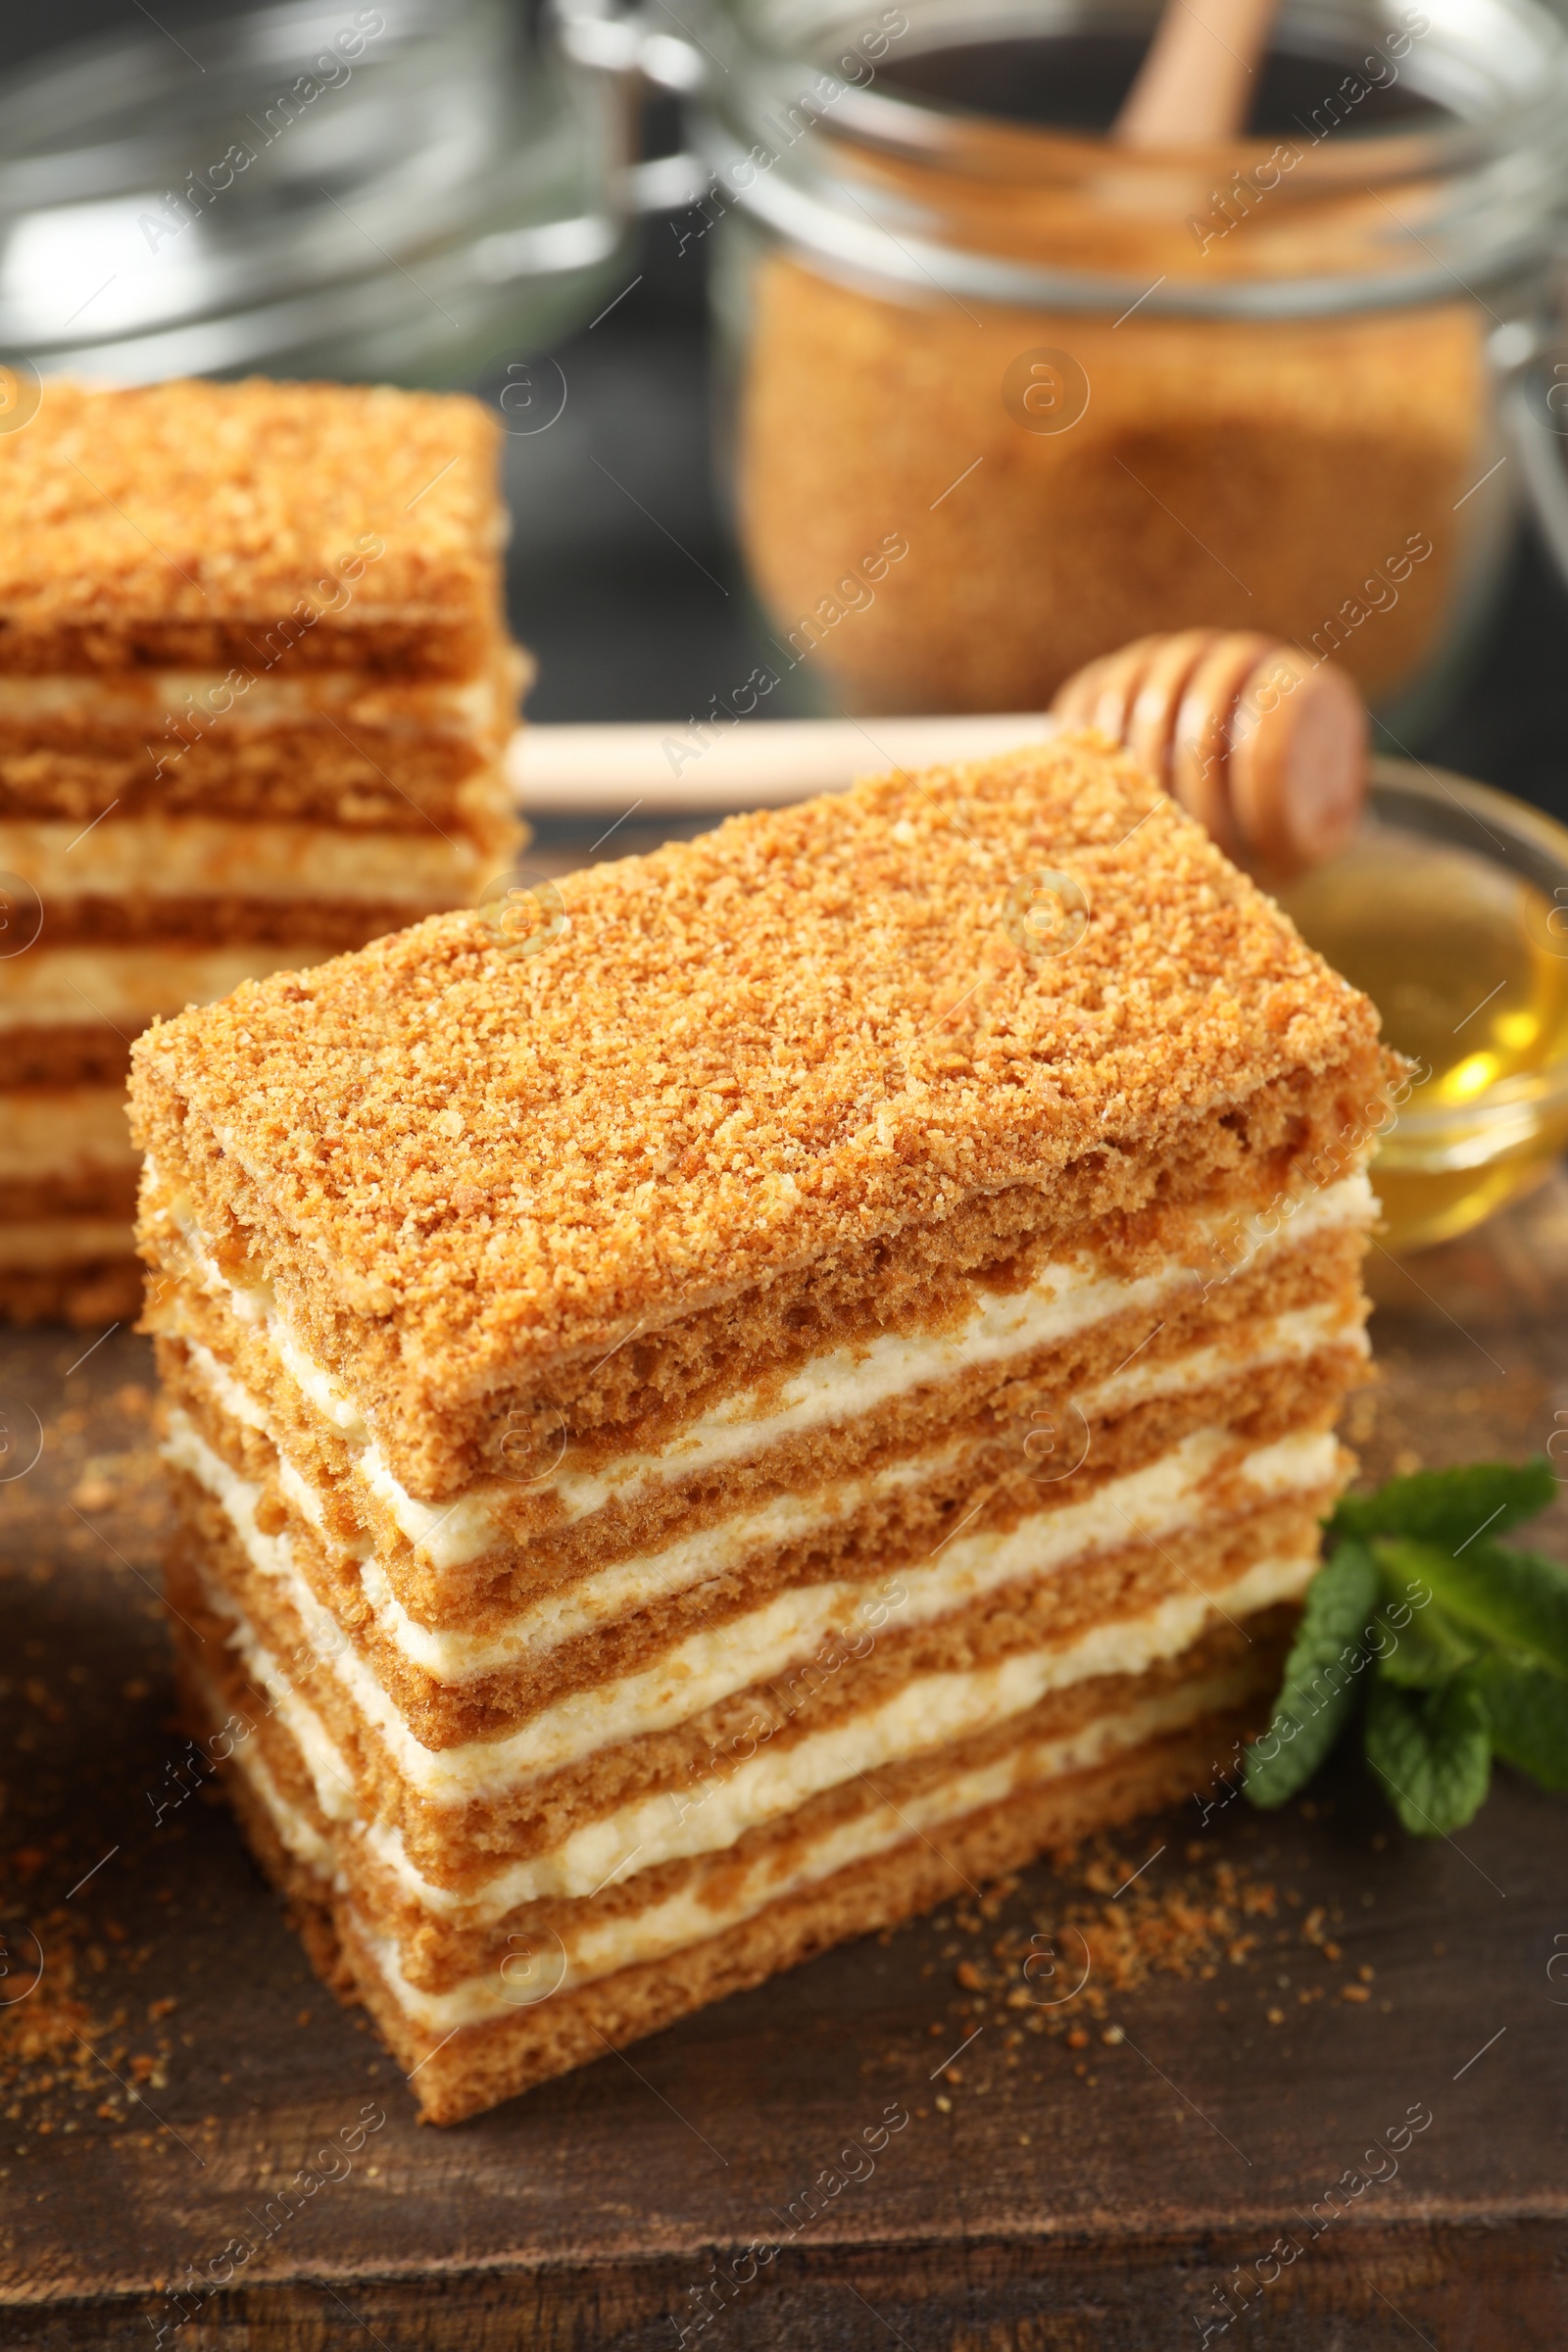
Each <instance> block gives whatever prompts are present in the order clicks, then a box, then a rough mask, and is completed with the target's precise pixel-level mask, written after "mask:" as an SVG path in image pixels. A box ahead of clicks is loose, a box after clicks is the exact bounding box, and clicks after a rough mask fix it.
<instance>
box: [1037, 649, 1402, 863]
mask: <svg viewBox="0 0 1568 2352" xmlns="http://www.w3.org/2000/svg"><path fill="white" fill-rule="evenodd" d="M1051 708H1052V715H1053V717H1054V718H1055V719H1056V720H1057V721H1058V722H1059V723H1060V724H1061V725H1062V726H1064V727H1094V728H1097V729H1098V730H1099V732H1100V733H1101V734H1102V735H1108V736H1109V738H1110V740H1111V742H1112V743H1119V744H1122V745H1124V746H1125V747H1126V749H1127V750H1128V751H1129V752H1130V753H1131V754H1132V756H1133V758H1134V759H1135V760H1137V761H1138V763H1139V765H1140V766H1141V767H1144V768H1146V769H1147V770H1148V772H1149V773H1150V775H1152V777H1153V778H1154V780H1155V782H1156V783H1158V784H1161V785H1163V786H1164V788H1165V790H1166V791H1167V792H1168V793H1170V794H1172V795H1173V796H1174V798H1175V799H1176V800H1178V801H1179V802H1180V803H1181V805H1182V807H1183V808H1184V809H1186V810H1187V812H1188V814H1189V815H1190V816H1196V817H1197V819H1198V821H1199V823H1200V824H1201V825H1202V826H1203V827H1204V828H1205V830H1206V831H1207V832H1208V833H1210V834H1211V835H1212V837H1213V838H1214V840H1215V841H1217V842H1218V844H1219V846H1220V848H1221V849H1222V850H1224V851H1225V853H1226V855H1227V856H1228V857H1230V858H1235V859H1236V861H1237V862H1238V864H1243V865H1254V866H1257V867H1259V868H1260V869H1261V870H1262V871H1263V872H1264V873H1265V874H1266V875H1268V876H1270V877H1272V878H1274V879H1277V880H1280V881H1285V880H1288V879H1289V878H1290V877H1291V876H1292V875H1293V874H1299V873H1302V872H1304V871H1305V869H1306V868H1307V867H1308V866H1311V865H1321V864H1322V862H1323V861H1324V859H1325V858H1332V857H1334V856H1335V855H1336V853H1337V852H1338V851H1340V850H1343V849H1344V848H1345V847H1346V845H1347V843H1348V841H1349V839H1350V836H1351V834H1352V833H1353V832H1354V831H1355V828H1356V824H1357V822H1358V820H1359V818H1360V814H1361V807H1362V804H1363V802H1364V801H1365V798H1366V786H1367V763H1368V753H1369V732H1370V731H1369V728H1368V723H1367V713H1366V705H1365V704H1364V703H1363V702H1362V700H1361V696H1360V694H1359V692H1358V691H1357V689H1356V687H1355V685H1354V684H1353V682H1352V681H1351V680H1350V678H1348V676H1347V675H1346V673H1345V671H1344V670H1343V669H1337V668H1336V667H1335V666H1334V664H1333V663H1332V662H1316V661H1314V660H1313V659H1312V658H1311V657H1310V656H1308V655H1305V654H1303V653H1302V652H1301V651H1300V649H1299V647H1298V646H1294V645H1287V644H1285V643H1284V642H1283V641H1282V640H1281V639H1279V638H1275V637H1262V636H1258V635H1256V634H1254V633H1253V632H1251V631H1243V630H1236V631H1228V630H1222V629H1179V630H1177V631H1175V632H1174V633H1173V634H1172V635H1169V636H1160V637H1139V638H1136V639H1135V640H1134V642H1133V643H1132V644H1131V645H1124V646H1123V647H1122V648H1121V650H1120V651H1119V652H1118V653H1114V654H1106V655H1104V656H1103V658H1102V659H1101V660H1100V661H1098V662H1089V663H1088V664H1087V665H1086V666H1085V667H1084V668H1083V669H1080V670H1078V671H1076V672H1075V673H1074V675H1073V676H1072V677H1070V678H1069V679H1068V680H1067V682H1066V684H1065V685H1064V686H1062V687H1061V689H1060V691H1059V692H1058V693H1057V696H1056V699H1055V701H1054V703H1053V705H1052V707H1051Z"/></svg>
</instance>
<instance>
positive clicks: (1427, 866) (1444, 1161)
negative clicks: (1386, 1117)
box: [1281, 825, 1568, 1251]
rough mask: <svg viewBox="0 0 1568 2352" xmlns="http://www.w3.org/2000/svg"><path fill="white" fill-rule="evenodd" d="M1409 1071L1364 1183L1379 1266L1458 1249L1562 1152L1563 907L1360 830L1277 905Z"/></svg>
mask: <svg viewBox="0 0 1568 2352" xmlns="http://www.w3.org/2000/svg"><path fill="white" fill-rule="evenodd" d="M1281 904H1282V905H1283V906H1284V907H1285V908H1286V911H1287V912H1288V913H1289V914H1290V915H1291V916H1292V917H1293V919H1294V920H1295V922H1296V923H1297V925H1298V926H1299V929H1300V931H1301V933H1302V934H1303V936H1304V937H1305V938H1306V939H1307V940H1309V941H1310V942H1311V944H1312V946H1313V947H1315V948H1316V949H1318V950H1319V952H1320V953H1321V954H1322V955H1323V956H1325V957H1326V958H1327V959H1328V961H1329V962H1330V963H1332V964H1333V965H1334V966H1335V967H1336V969H1337V970H1339V971H1341V972H1343V973H1344V974H1345V976H1346V978H1347V979H1348V980H1350V981H1352V982H1353V983H1354V984H1355V986H1356V987H1357V988H1360V989H1364V990H1365V992H1366V994H1367V995H1368V996H1369V997H1370V998H1371V999H1372V1002H1373V1003H1374V1004H1375V1005H1377V1007H1378V1010H1379V1011H1380V1012H1381V1013H1382V1015H1383V1033H1384V1035H1385V1037H1386V1038H1387V1039H1388V1041H1389V1043H1390V1044H1391V1045H1393V1046H1396V1047H1397V1049H1398V1050H1399V1052H1400V1053H1401V1054H1407V1055H1408V1056H1409V1057H1410V1059H1411V1060H1412V1061H1413V1062H1414V1063H1415V1064H1416V1078H1415V1084H1414V1085H1413V1087H1412V1089H1411V1092H1410V1094H1409V1096H1408V1098H1407V1099H1406V1100H1405V1102H1404V1103H1403V1104H1402V1106H1401V1108H1400V1110H1399V1114H1398V1117H1397V1121H1396V1123H1395V1125H1394V1126H1393V1127H1392V1128H1391V1129H1390V1130H1388V1131H1387V1132H1386V1133H1385V1135H1384V1138H1383V1141H1382V1143H1381V1145H1380V1147H1379V1151H1378V1155H1377V1161H1376V1165H1375V1167H1374V1171H1373V1181H1374V1183H1375V1185H1376V1187H1377V1192H1378V1198H1379V1199H1380V1200H1381V1201H1382V1202H1383V1208H1384V1215H1385V1218H1386V1221H1387V1229H1386V1230H1385V1231H1384V1232H1383V1233H1382V1235H1381V1239H1382V1241H1383V1244H1384V1247H1385V1248H1386V1249H1388V1250H1396V1251H1397V1250H1411V1249H1419V1248H1422V1247H1424V1246H1425V1245H1426V1244H1428V1243H1430V1242H1437V1241H1444V1240H1446V1239H1448V1238H1450V1237H1451V1236H1452V1235H1454V1234H1458V1233H1463V1232H1464V1231H1466V1230H1467V1228H1468V1227H1470V1226H1472V1225H1475V1224H1478V1223H1479V1222H1480V1220H1481V1219H1482V1218H1483V1217H1485V1216H1488V1215H1490V1213H1491V1212H1492V1210H1493V1209H1495V1208H1497V1207H1500V1206H1501V1205H1502V1203H1503V1202H1504V1201H1508V1200H1511V1199H1512V1198H1513V1197H1514V1196H1515V1195H1516V1194H1518V1193H1521V1192H1523V1191H1525V1190H1527V1189H1528V1187H1529V1186H1530V1185H1532V1184H1534V1183H1536V1182H1538V1181H1539V1179H1540V1178H1541V1177H1543V1176H1544V1175H1545V1173H1546V1172H1547V1170H1548V1169H1549V1168H1550V1166H1551V1164H1552V1162H1553V1160H1554V1159H1555V1158H1556V1156H1557V1154H1558V1152H1560V1151H1561V1150H1562V1149H1563V1146H1564V1144H1565V1143H1568V902H1564V901H1562V900H1559V901H1558V902H1557V903H1554V902H1553V901H1552V900H1550V899H1548V898H1547V897H1546V896H1545V894H1544V892H1543V891H1541V890H1539V889H1537V888H1536V886H1535V885H1534V884H1533V883H1530V882H1527V881H1525V880H1524V879H1522V878H1521V877H1520V876H1518V875H1517V874H1515V873H1512V872H1510V871H1509V870H1508V869H1507V868H1506V867H1505V866H1503V865H1501V864H1499V863H1496V862H1495V861H1494V860H1493V859H1491V858H1484V857H1480V856H1476V855H1474V854H1472V853H1471V852H1469V851H1467V850H1461V849H1455V848H1452V847H1449V846H1448V845H1446V844H1444V843H1440V842H1436V841H1431V840H1427V839H1424V838H1423V837H1422V836H1420V835H1418V834H1413V833H1404V832H1397V831H1394V830H1392V829H1386V828H1383V827H1379V826H1376V825H1372V826H1368V827H1367V828H1366V829H1365V831H1364V832H1363V833H1362V834H1361V835H1360V836H1359V837H1358V838H1357V840H1356V841H1355V842H1354V843H1353V844H1352V846H1351V848H1350V849H1349V850H1348V852H1347V853H1346V855H1345V856H1344V857H1343V858H1336V859H1335V860H1334V862H1333V863H1332V864H1331V865H1328V866H1324V867H1321V868H1319V870H1318V871H1317V872H1316V873H1313V874H1308V875H1307V876H1305V877H1304V878H1303V879H1302V880H1301V881H1299V882H1297V883H1294V884H1292V885H1291V886H1290V888H1289V889H1288V890H1286V891H1284V892H1283V893H1282V894H1281Z"/></svg>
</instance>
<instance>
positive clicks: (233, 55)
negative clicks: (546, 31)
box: [0, 0, 637, 429]
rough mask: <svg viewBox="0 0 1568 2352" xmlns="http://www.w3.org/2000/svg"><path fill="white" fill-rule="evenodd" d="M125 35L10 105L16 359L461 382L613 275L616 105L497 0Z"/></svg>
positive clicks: (621, 118)
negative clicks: (537, 39) (533, 37)
mask: <svg viewBox="0 0 1568 2352" xmlns="http://www.w3.org/2000/svg"><path fill="white" fill-rule="evenodd" d="M133 22H134V25H135V29H134V30H132V31H129V32H127V33H125V34H123V35H117V36H115V37H114V38H113V39H110V40H107V41H100V42H97V43H93V44H89V45H84V46H82V47H80V48H78V49H73V50H70V51H66V52H64V53H62V54H57V55H54V56H46V57H45V58H44V59H43V60H42V61H41V62H40V63H39V64H38V65H36V66H34V67H31V68H29V69H27V70H26V71H25V72H24V73H20V74H18V75H15V76H12V77H10V78H8V79H7V81H6V83H5V85H4V88H3V89H0V352H3V353H4V354H5V356H6V360H7V361H8V362H9V363H10V366H11V368H12V370H13V371H16V370H18V369H19V368H20V369H21V370H22V371H23V372H25V373H27V374H30V375H31V376H32V377H33V378H34V380H35V379H36V376H37V375H38V374H39V373H40V372H41V373H43V374H49V373H52V372H61V371H65V372H70V373H72V374H76V375H82V376H87V377H89V378H92V379H95V380H98V381H108V382H118V383H149V382H153V381H156V380H157V379H159V378H161V377H164V376H168V375H178V374H187V373H188V374H225V373H235V372H240V371H245V370H249V369H261V370H263V371H266V372H268V373H270V374H274V375H301V374H320V375H330V376H346V377H371V378H375V379H379V380H383V381H390V382H395V383H416V384H417V383H431V384H443V383H453V382H462V381H465V380H467V379H468V378H470V377H472V376H474V375H476V374H477V373H478V372H479V371H480V370H481V369H482V368H484V366H485V364H486V362H487V361H490V360H492V359H494V358H495V357H496V356H497V354H498V353H499V352H500V351H501V350H502V349H503V348H506V347H508V346H510V347H511V348H512V349H514V350H515V349H518V348H531V349H534V350H539V349H542V348H544V347H545V346H546V345H547V344H548V343H549V342H550V341H551V340H552V339H553V338H554V337H555V336H557V335H559V334H561V333H563V332H564V331H565V330H566V328H567V327H569V326H570V325H573V324H575V323H577V322H578V321H579V320H580V319H583V318H585V317H587V316H589V315H590V314H591V312H592V310H593V309H594V308H595V307H596V306H597V304H598V302H599V301H601V300H602V299H604V298H605V297H606V294H607V290H609V291H613V288H614V287H615V286H616V285H618V284H620V283H621V282H622V280H623V278H624V275H625V270H626V255H627V252H628V250H629V241H630V236H631V231H632V220H631V214H632V209H633V205H634V202H635V198H636V194H637V188H636V175H635V172H634V171H632V170H629V169H628V164H629V147H628V142H629V137H630V133H631V129H632V117H631V114H630V111H629V110H628V107H627V105H626V103H625V94H624V92H623V90H622V89H621V88H620V87H619V86H618V85H617V83H616V82H615V80H614V79H613V77H612V78H607V77H605V76H604V75H596V74H591V73H584V72H582V71H581V70H580V69H578V68H576V67H575V66H574V65H572V64H571V62H570V61H568V60H564V59H563V58H562V57H561V56H560V55H559V54H558V53H557V51H556V50H555V48H554V45H553V44H550V43H548V42H547V43H539V42H536V41H535V40H533V39H532V38H530V37H529V36H528V34H527V33H526V32H525V30H524V29H523V26H522V24H521V22H520V14H519V12H517V11H515V10H514V9H513V8H511V7H509V6H507V5H505V4H504V0H381V5H379V6H377V7H374V8H354V7H334V8H323V7H322V6H320V5H319V0H304V4H303V5H300V4H298V0H296V4H294V5H289V6H284V7H268V8H262V9H257V10H253V11H249V12H242V13H236V14H233V15H230V16H228V17H227V18H224V19H222V20H221V21H220V22H218V23H214V24H208V25H195V26H194V27H192V26H188V25H183V24H181V25H180V27H179V31H178V37H177V38H176V37H175V35H174V34H173V33H172V32H168V31H166V30H165V29H164V27H163V26H162V25H158V24H157V23H156V22H155V21H154V20H153V19H152V18H151V16H150V12H148V11H146V10H143V11H142V14H141V17H140V19H137V20H133ZM0 429H3V419H0Z"/></svg>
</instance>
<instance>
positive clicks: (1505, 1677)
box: [1476, 1655, 1568, 1789]
mask: <svg viewBox="0 0 1568 2352" xmlns="http://www.w3.org/2000/svg"><path fill="white" fill-rule="evenodd" d="M1476 1681H1477V1685H1478V1687H1479V1689H1480V1691H1481V1696H1482V1700H1483V1702H1484V1703H1485V1706H1486V1710H1487V1721H1488V1723H1489V1724H1490V1725H1491V1727H1492V1744H1493V1746H1494V1747H1495V1749H1496V1751H1497V1754H1498V1755H1499V1756H1501V1757H1502V1758H1503V1759H1504V1761H1505V1762H1507V1763H1509V1764H1517V1766H1518V1767H1519V1770H1520V1771H1521V1772H1528V1773H1529V1774H1530V1775H1531V1777H1532V1779H1534V1780H1538V1781H1539V1782H1540V1783H1541V1785H1542V1787H1543V1788H1544V1789H1568V1685H1565V1684H1564V1683H1563V1681H1562V1678H1561V1677H1560V1676H1559V1675H1555V1674H1548V1673H1547V1672H1546V1671H1545V1670H1544V1668H1543V1667H1540V1666H1525V1665H1521V1664H1520V1663H1519V1662H1518V1661H1517V1660H1515V1659H1513V1658H1503V1657H1498V1656H1496V1655H1494V1656H1492V1657H1490V1658H1486V1659H1484V1660H1483V1661H1482V1664H1481V1666H1480V1667H1479V1668H1478V1670H1477V1674H1476Z"/></svg>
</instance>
